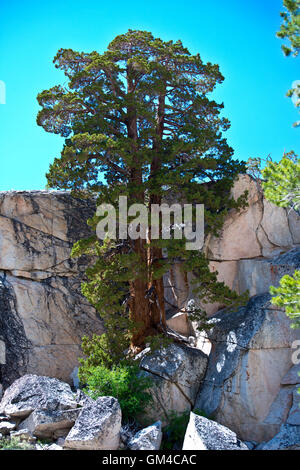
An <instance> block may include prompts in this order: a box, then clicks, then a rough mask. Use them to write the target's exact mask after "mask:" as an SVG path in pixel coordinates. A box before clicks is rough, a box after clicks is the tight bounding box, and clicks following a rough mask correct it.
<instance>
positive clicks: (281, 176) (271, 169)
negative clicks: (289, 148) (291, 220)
mask: <svg viewBox="0 0 300 470" xmlns="http://www.w3.org/2000/svg"><path fill="white" fill-rule="evenodd" d="M262 177H263V178H264V180H265V181H263V183H262V185H263V189H264V193H265V197H266V198H267V199H268V200H269V201H270V202H273V204H276V205H277V206H279V207H290V208H292V209H293V210H295V211H296V212H297V213H298V214H299V215H300V161H299V160H298V158H297V155H296V154H295V153H294V152H289V153H285V154H284V155H283V157H282V159H281V160H280V162H272V161H269V162H268V163H267V165H266V167H265V168H264V169H263V171H262Z"/></svg>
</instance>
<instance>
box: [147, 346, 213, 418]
mask: <svg viewBox="0 0 300 470" xmlns="http://www.w3.org/2000/svg"><path fill="white" fill-rule="evenodd" d="M207 361H208V358H207V356H206V355H205V354H204V353H203V352H202V351H200V350H198V349H196V348H192V347H189V346H184V345H179V344H176V343H173V344H171V345H169V346H168V347H167V348H163V349H160V350H158V351H156V352H154V353H153V354H146V355H144V357H143V358H142V360H141V362H140V368H141V369H142V371H144V374H145V375H146V376H147V377H149V378H150V379H151V381H152V384H153V385H152V387H151V388H150V392H151V394H152V397H153V402H151V403H150V405H148V407H147V408H146V411H145V413H144V415H143V417H141V419H142V422H145V423H146V422H147V421H148V422H149V421H150V420H152V422H153V420H154V419H157V418H159V419H160V420H161V421H162V422H163V423H166V422H167V421H168V416H169V413H170V412H171V411H172V410H175V411H177V412H178V413H180V412H183V411H186V410H187V409H191V407H193V405H194V402H195V399H196V395H197V391H198V389H199V386H200V383H201V381H202V379H203V378H204V375H205V371H206V367H207Z"/></svg>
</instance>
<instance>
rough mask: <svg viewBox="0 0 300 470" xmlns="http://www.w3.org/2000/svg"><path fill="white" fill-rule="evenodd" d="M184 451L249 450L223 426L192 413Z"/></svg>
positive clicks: (185, 437)
mask: <svg viewBox="0 0 300 470" xmlns="http://www.w3.org/2000/svg"><path fill="white" fill-rule="evenodd" d="M182 450H249V449H248V447H247V446H246V444H244V443H243V442H241V441H240V440H239V439H238V438H237V436H236V434H235V433H234V432H232V431H231V430H230V429H228V428H226V427H225V426H222V425H221V424H218V423H216V422H215V421H211V420H210V419H207V418H204V417H203V416H198V415H196V414H195V413H193V412H191V414H190V420H189V424H188V427H187V430H186V433H185V436H184V442H183V448H182Z"/></svg>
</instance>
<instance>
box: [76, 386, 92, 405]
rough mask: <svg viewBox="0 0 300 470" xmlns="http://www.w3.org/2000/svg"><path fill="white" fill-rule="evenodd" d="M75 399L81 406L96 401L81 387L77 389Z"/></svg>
mask: <svg viewBox="0 0 300 470" xmlns="http://www.w3.org/2000/svg"><path fill="white" fill-rule="evenodd" d="M75 400H76V402H77V403H78V405H80V406H85V405H87V404H89V403H90V404H91V403H93V402H94V400H93V399H92V398H91V397H90V396H89V395H87V394H86V393H84V392H83V391H82V390H80V389H78V390H77V391H76V395H75Z"/></svg>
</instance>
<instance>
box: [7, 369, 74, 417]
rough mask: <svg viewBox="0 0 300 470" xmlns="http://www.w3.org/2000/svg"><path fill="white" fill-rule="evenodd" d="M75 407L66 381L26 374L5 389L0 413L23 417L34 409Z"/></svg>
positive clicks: (66, 408) (51, 409)
mask: <svg viewBox="0 0 300 470" xmlns="http://www.w3.org/2000/svg"><path fill="white" fill-rule="evenodd" d="M76 407H77V403H76V401H75V398H74V395H73V393H72V390H71V388H70V386H69V385H68V384H67V383H64V382H61V381H60V380H58V379H54V378H50V377H44V376H38V375H30V374H27V375H24V376H23V377H21V378H20V379H18V380H16V381H15V382H14V383H13V384H12V385H11V386H10V387H9V388H8V389H7V390H6V391H5V393H4V396H3V398H2V400H1V403H0V413H5V414H6V415H8V416H12V417H17V418H22V419H24V418H26V417H27V416H29V415H30V413H32V412H33V411H34V410H47V411H58V410H70V409H72V408H76Z"/></svg>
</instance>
